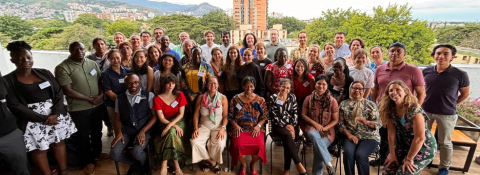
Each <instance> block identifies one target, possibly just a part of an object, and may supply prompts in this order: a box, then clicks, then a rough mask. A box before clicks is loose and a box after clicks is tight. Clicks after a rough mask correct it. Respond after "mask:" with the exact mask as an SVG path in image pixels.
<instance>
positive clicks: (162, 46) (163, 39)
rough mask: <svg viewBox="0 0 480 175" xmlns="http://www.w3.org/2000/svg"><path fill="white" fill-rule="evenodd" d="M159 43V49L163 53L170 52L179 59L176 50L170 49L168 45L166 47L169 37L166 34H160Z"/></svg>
mask: <svg viewBox="0 0 480 175" xmlns="http://www.w3.org/2000/svg"><path fill="white" fill-rule="evenodd" d="M159 43H160V49H161V50H162V53H163V54H166V53H170V54H172V55H175V57H176V59H177V61H179V60H180V59H181V57H180V55H178V53H177V52H175V51H173V50H172V49H170V47H168V46H169V45H170V38H169V37H168V36H167V35H163V36H161V37H160V39H159Z"/></svg>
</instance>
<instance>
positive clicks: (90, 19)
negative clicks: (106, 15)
mask: <svg viewBox="0 0 480 175" xmlns="http://www.w3.org/2000/svg"><path fill="white" fill-rule="evenodd" d="M109 23H110V21H109V20H102V19H100V18H97V16H95V15H94V14H90V13H84V14H80V15H78V18H77V19H75V21H73V24H82V25H85V26H90V27H95V28H97V29H105V26H107V25H108V24H109Z"/></svg>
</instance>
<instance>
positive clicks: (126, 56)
mask: <svg viewBox="0 0 480 175" xmlns="http://www.w3.org/2000/svg"><path fill="white" fill-rule="evenodd" d="M118 48H119V50H120V55H121V56H122V66H123V67H128V68H130V67H131V66H132V63H131V59H132V53H133V50H132V44H130V43H129V42H123V43H120V45H118Z"/></svg>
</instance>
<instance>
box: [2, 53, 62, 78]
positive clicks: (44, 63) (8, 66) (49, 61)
mask: <svg viewBox="0 0 480 175" xmlns="http://www.w3.org/2000/svg"><path fill="white" fill-rule="evenodd" d="M32 54H33V61H34V62H33V67H36V68H44V69H48V70H50V71H52V72H53V71H54V70H55V66H57V65H58V64H59V63H61V62H62V61H63V60H65V59H67V57H68V56H69V55H70V53H69V52H66V51H65V52H61V51H44V50H32ZM13 70H15V65H14V64H13V63H12V62H10V52H9V51H7V50H6V49H0V71H2V75H6V74H8V73H10V72H11V71H13Z"/></svg>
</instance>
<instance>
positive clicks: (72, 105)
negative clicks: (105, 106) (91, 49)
mask: <svg viewBox="0 0 480 175" xmlns="http://www.w3.org/2000/svg"><path fill="white" fill-rule="evenodd" d="M83 60H84V61H83V64H79V63H77V62H75V61H73V60H72V59H71V58H70V57H69V58H67V59H66V60H64V61H62V62H61V63H60V64H58V65H57V67H55V78H56V79H57V81H58V83H59V84H60V86H65V85H68V84H71V86H72V90H74V91H76V92H78V93H81V94H83V95H85V96H96V95H99V91H98V86H99V80H100V76H101V75H100V73H101V72H100V68H99V67H98V65H97V63H95V61H92V60H90V59H83ZM67 103H68V110H69V111H82V110H87V109H92V108H95V107H97V106H98V105H100V104H98V105H93V104H91V103H90V102H88V101H84V100H79V99H74V98H71V97H68V96H67Z"/></svg>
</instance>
